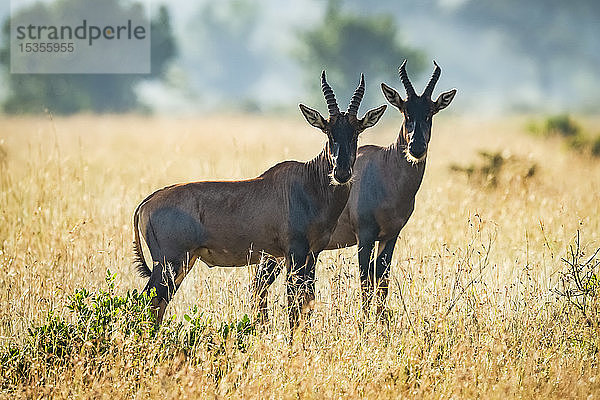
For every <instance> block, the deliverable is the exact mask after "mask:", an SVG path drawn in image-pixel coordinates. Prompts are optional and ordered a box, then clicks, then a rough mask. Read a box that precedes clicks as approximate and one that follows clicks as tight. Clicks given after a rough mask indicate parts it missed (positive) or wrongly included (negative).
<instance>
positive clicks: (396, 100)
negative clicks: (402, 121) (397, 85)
mask: <svg viewBox="0 0 600 400" xmlns="http://www.w3.org/2000/svg"><path fill="white" fill-rule="evenodd" d="M381 91H382V92H383V95H384V96H385V98H386V99H387V101H389V102H390V104H391V105H393V106H394V107H396V108H397V109H398V110H400V111H402V110H403V109H404V100H402V97H400V94H398V92H397V91H396V89H394V88H391V87H389V86H388V85H386V84H385V83H382V84H381Z"/></svg>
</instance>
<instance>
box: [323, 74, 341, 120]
mask: <svg viewBox="0 0 600 400" xmlns="http://www.w3.org/2000/svg"><path fill="white" fill-rule="evenodd" d="M321 90H323V95H324V96H325V101H327V108H328V109H329V115H330V116H331V115H337V114H339V113H340V109H339V107H338V105H337V101H336V100H335V94H333V89H332V88H331V86H329V84H328V83H327V80H326V79H325V71H323V73H322V74H321Z"/></svg>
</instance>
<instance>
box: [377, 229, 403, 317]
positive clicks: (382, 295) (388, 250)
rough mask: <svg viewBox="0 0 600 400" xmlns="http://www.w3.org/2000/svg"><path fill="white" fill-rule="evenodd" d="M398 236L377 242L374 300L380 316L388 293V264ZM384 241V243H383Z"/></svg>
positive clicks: (390, 262) (390, 261) (389, 264)
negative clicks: (377, 253)
mask: <svg viewBox="0 0 600 400" xmlns="http://www.w3.org/2000/svg"><path fill="white" fill-rule="evenodd" d="M397 239H398V236H396V237H395V238H393V239H390V240H388V241H387V242H379V255H378V256H377V260H376V262H375V296H374V297H375V298H374V300H375V302H376V305H377V315H379V316H382V315H383V312H384V310H385V300H386V298H387V295H388V290H389V282H390V266H391V264H392V255H393V253H394V246H395V245H396V240H397ZM384 243H385V244H384Z"/></svg>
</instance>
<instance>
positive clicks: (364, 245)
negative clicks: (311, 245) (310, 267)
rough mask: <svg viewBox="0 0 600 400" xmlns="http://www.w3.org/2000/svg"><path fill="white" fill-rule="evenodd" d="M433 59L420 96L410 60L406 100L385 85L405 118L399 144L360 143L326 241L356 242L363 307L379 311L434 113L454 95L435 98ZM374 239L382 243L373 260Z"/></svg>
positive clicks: (405, 81) (418, 179) (401, 70)
mask: <svg viewBox="0 0 600 400" xmlns="http://www.w3.org/2000/svg"><path fill="white" fill-rule="evenodd" d="M433 63H434V65H435V69H434V71H433V75H432V76H431V79H430V80H429V83H428V84H427V87H426V88H425V90H424V91H423V94H422V95H420V96H419V95H417V94H416V93H415V89H414V88H413V86H412V84H411V82H410V80H409V79H408V75H407V74H406V60H404V62H403V63H402V66H401V67H400V68H399V73H400V80H401V81H402V84H403V85H404V88H405V89H406V94H407V98H406V100H403V99H402V98H401V97H400V95H399V94H398V92H397V91H396V90H394V89H393V88H391V87H389V86H387V85H386V84H385V83H382V84H381V89H382V91H383V94H384V95H385V97H386V99H387V100H388V101H389V102H390V103H391V104H392V105H393V106H395V107H396V108H398V110H400V112H401V113H402V114H403V115H404V121H403V123H402V127H401V128H400V133H399V134H398V138H397V139H396V142H395V143H392V144H391V145H390V146H388V147H380V146H373V145H368V146H361V147H360V148H359V150H358V156H357V159H356V164H355V166H354V169H355V173H354V178H353V185H352V191H351V193H350V198H349V199H348V203H347V204H346V207H345V209H344V211H343V212H342V215H341V216H340V219H339V221H338V225H337V227H336V229H335V231H334V233H333V235H332V236H331V240H330V243H329V245H328V246H327V249H336V248H339V247H346V246H351V245H354V244H357V243H358V263H359V266H360V280H361V288H362V299H363V310H364V311H365V312H367V311H368V310H369V308H370V305H371V302H372V301H373V300H375V301H376V304H377V312H378V314H380V313H381V311H382V310H383V304H384V302H385V299H386V297H387V292H388V281H389V273H390V270H389V266H390V261H391V259H392V253H393V252H394V245H395V244H396V240H397V238H398V235H399V233H400V230H401V229H402V228H403V227H404V225H405V224H406V222H407V221H408V219H409V218H410V215H411V214H412V212H413V209H414V206H415V195H416V194H417V191H418V190H419V186H420V185H421V181H422V180H423V174H424V172H425V159H426V156H427V146H428V144H429V139H430V137H431V121H432V118H433V116H434V115H435V114H436V113H437V112H439V111H440V110H443V109H444V108H446V107H448V105H449V104H450V102H451V101H452V99H454V95H455V94H456V89H452V90H450V91H447V92H444V93H442V94H440V96H439V97H438V98H437V100H436V101H432V99H431V95H432V93H433V88H434V86H435V84H436V83H437V81H438V79H439V77H440V74H441V69H440V67H439V66H438V65H437V63H436V62H435V61H434V62H433ZM375 242H379V244H378V246H377V253H376V257H374V259H372V257H371V255H372V252H373V249H374V248H375ZM375 292H377V293H375Z"/></svg>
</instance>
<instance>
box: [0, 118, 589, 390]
mask: <svg viewBox="0 0 600 400" xmlns="http://www.w3.org/2000/svg"><path fill="white" fill-rule="evenodd" d="M581 121H582V123H583V125H584V127H585V128H586V130H588V131H590V132H592V133H597V132H598V131H600V120H598V119H594V118H584V119H582V120H581ZM400 123H401V117H400V115H399V114H398V113H397V112H396V111H395V110H393V109H388V111H387V113H386V115H385V116H384V118H383V122H382V123H380V124H379V125H378V126H376V127H375V128H373V129H372V130H370V131H367V132H365V133H364V134H363V135H362V139H361V141H362V144H366V143H376V144H386V145H387V144H388V143H390V142H391V141H392V140H394V139H395V137H396V134H397V131H398V128H399V126H400ZM526 124H527V119H526V118H516V117H515V118H508V119H475V118H464V117H446V116H444V115H441V116H439V117H436V120H435V121H434V126H433V137H432V140H431V143H430V150H429V155H428V161H427V169H426V173H425V179H424V182H423V185H422V187H421V189H420V191H419V193H418V195H417V202H416V209H415V212H414V214H413V216H412V217H411V219H410V221H409V223H408V224H407V226H406V227H405V228H404V230H403V231H402V232H401V235H400V239H399V240H398V243H397V245H396V251H395V253H394V259H393V263H392V279H391V282H392V283H391V288H390V297H389V306H390V308H391V310H392V314H391V316H390V318H389V326H385V324H381V323H378V322H377V321H376V319H374V318H371V319H369V320H367V321H366V322H364V323H362V322H361V319H362V316H361V315H362V314H361V308H360V292H359V290H360V288H359V279H358V264H357V260H356V253H357V249H356V247H353V248H349V249H344V250H340V251H331V252H324V253H322V255H321V257H320V259H319V263H318V264H317V301H316V304H315V310H314V313H313V315H312V317H311V320H310V323H309V326H308V328H307V330H306V332H305V334H304V335H302V336H301V338H300V339H298V340H297V341H296V343H295V344H294V345H293V346H292V347H290V346H289V344H288V341H287V335H288V327H287V314H286V310H285V308H284V307H285V303H286V302H285V288H284V281H283V279H282V277H279V278H278V280H277V281H276V282H275V283H274V285H273V286H272V290H271V294H270V307H269V308H270V313H271V316H272V318H271V329H270V330H269V331H268V332H251V333H249V334H247V333H243V332H241V331H239V330H238V332H237V333H236V332H234V334H233V335H229V337H228V339H227V340H223V341H222V343H217V344H215V343H216V342H215V341H216V340H217V339H218V338H219V335H221V334H222V330H219V326H221V324H223V323H232V322H233V323H234V325H235V323H237V322H238V321H242V320H243V316H244V315H245V314H248V315H251V313H252V310H251V301H250V300H251V298H250V290H249V277H250V276H251V274H252V271H251V270H250V269H249V268H237V269H230V268H228V269H225V268H212V269H209V268H207V267H206V266H205V265H204V264H202V263H201V262H198V263H197V264H196V266H195V267H194V269H193V270H192V271H191V272H190V274H189V275H188V277H187V278H186V279H185V281H184V283H183V285H182V287H181V289H180V290H179V292H178V293H177V295H176V296H175V298H174V300H173V301H172V302H171V304H170V305H169V307H168V309H167V316H168V317H171V318H173V319H174V321H172V322H171V325H175V324H182V325H181V326H183V328H182V330H181V331H180V332H179V334H178V335H175V336H174V335H173V334H172V333H169V332H166V333H165V332H163V333H161V332H158V333H146V334H142V335H137V336H136V335H131V334H127V333H124V330H123V329H121V325H119V323H118V322H115V323H112V325H110V327H109V330H110V331H109V332H108V333H106V334H105V336H104V339H102V340H103V342H102V343H103V344H105V345H106V346H104V347H99V346H98V343H99V340H100V339H95V341H94V340H90V341H85V340H84V341H83V343H82V344H81V345H73V346H71V347H69V344H68V343H67V344H65V343H59V344H57V343H55V342H52V340H54V339H52V338H51V339H50V341H51V342H52V343H53V344H52V346H54V347H52V346H49V345H48V344H46V345H45V347H44V345H41V344H40V343H42V342H43V340H42V339H43V338H41V336H40V335H38V336H34V335H32V334H31V333H30V331H31V330H35V329H34V328H35V327H40V326H45V325H46V326H47V325H48V324H49V322H48V321H50V320H51V319H52V318H58V319H60V320H61V321H65V323H66V324H67V325H68V326H71V325H77V324H78V323H80V322H78V321H77V319H76V318H75V317H74V314H73V312H72V311H70V310H69V309H67V307H66V305H67V304H68V303H69V301H70V300H69V299H70V296H72V295H73V293H74V291H75V290H76V289H78V288H86V289H87V290H88V291H90V292H93V293H96V292H98V291H102V290H104V291H106V290H108V289H107V287H108V285H107V283H106V282H105V276H106V274H107V270H110V271H111V272H112V273H115V274H116V276H115V278H114V285H115V287H114V296H123V295H124V294H125V293H126V292H127V291H129V290H132V289H138V290H139V289H141V288H143V286H144V285H145V280H143V279H142V278H139V277H138V276H137V275H136V273H135V271H134V269H133V267H132V263H131V256H132V252H131V242H132V239H133V232H132V222H131V221H132V213H133V210H134V209H135V207H136V205H137V204H138V203H139V202H140V201H141V200H142V199H143V198H144V197H145V196H146V195H148V194H149V193H151V192H153V191H154V190H156V189H159V188H161V187H163V186H166V185H168V184H172V183H176V182H185V181H192V180H203V179H230V178H233V179H238V178H249V177H254V176H256V175H258V174H260V173H261V172H262V171H264V170H265V169H267V168H268V167H270V166H271V165H273V164H274V163H276V162H278V161H280V160H284V159H299V160H307V159H310V158H312V157H313V156H315V155H317V154H318V152H319V151H320V149H321V147H322V144H323V142H324V138H325V137H324V136H323V135H322V134H321V133H320V132H318V131H317V130H315V129H313V128H311V127H309V126H308V125H307V124H306V123H305V122H304V120H303V119H302V117H301V115H300V114H299V113H298V115H296V116H289V117H282V118H275V117H259V116H242V115H228V116H206V117H203V118H195V119H186V118H182V119H173V118H165V117H143V116H75V117H69V118H57V117H55V118H51V117H50V116H40V117H28V118H9V117H1V118H0V146H1V148H0V187H1V192H0V347H1V351H0V354H1V357H2V358H1V360H2V363H3V365H2V371H1V372H0V375H1V376H0V387H1V390H2V392H1V393H2V397H4V398H15V397H28V398H40V397H46V396H52V397H54V398H76V397H78V398H87V397H92V398H112V399H121V398H123V399H125V398H140V399H142V398H144V399H145V398H161V399H165V398H186V397H187V398H203V397H206V396H210V397H234V398H297V397H301V398H338V397H351V398H396V397H398V396H402V397H414V398H449V397H453V398H474V397H481V398H505V397H507V396H508V397H519V398H598V397H599V396H600V376H599V375H600V374H599V372H598V348H599V346H600V331H599V329H600V328H599V325H598V322H599V320H600V316H599V314H598V310H599V309H600V307H599V304H598V296H597V295H596V296H595V297H594V295H589V296H588V297H589V298H590V299H591V301H592V303H591V304H589V305H588V309H587V311H586V312H587V319H588V321H587V322H586V319H585V318H584V317H583V315H582V313H581V312H580V311H579V310H578V309H577V308H575V307H573V306H570V305H569V302H568V301H567V299H566V298H565V297H563V296H560V295H557V294H556V293H555V292H554V291H553V289H555V288H560V285H559V283H560V279H561V276H563V275H561V272H565V271H567V269H566V267H567V265H566V263H565V262H564V261H562V260H561V258H566V257H567V256H568V254H569V253H568V249H569V246H570V245H573V244H574V238H575V236H576V234H577V231H579V232H580V238H581V249H582V250H583V251H584V253H585V256H584V257H583V258H584V259H587V258H589V257H590V256H592V255H593V253H594V251H595V249H596V248H598V247H600V218H599V216H600V161H599V160H598V159H594V158H593V157H590V156H588V155H582V154H578V153H577V152H576V151H573V150H569V149H567V148H565V147H564V143H563V142H562V141H561V140H559V139H558V138H549V139H542V138H539V137H534V136H532V135H527V134H526V132H525V131H526V128H525V126H526ZM480 150H486V151H489V152H500V153H501V154H502V155H503V157H504V158H505V159H506V160H507V161H505V163H504V166H503V169H500V170H494V171H492V172H491V174H492V175H494V176H496V182H495V186H494V185H491V184H489V183H490V182H489V179H488V177H487V176H486V177H484V178H478V177H477V176H476V173H475V174H473V176H472V177H471V178H470V179H469V178H468V177H467V175H466V174H464V173H460V172H456V171H451V169H450V166H451V165H452V164H458V165H461V166H467V165H470V164H475V165H476V166H477V165H479V164H480V163H481V158H480V156H479V154H478V152H479V151H480ZM533 165H535V169H534V173H533V176H531V177H526V175H527V172H529V169H530V167H531V166H533ZM244 223H245V222H244V221H240V224H244ZM590 285H596V286H595V288H596V293H597V292H598V283H597V280H596V281H595V283H594V282H593V281H592V283H590ZM194 306H196V307H197V310H198V314H197V317H195V318H196V319H192V322H193V323H196V324H198V323H202V324H203V326H204V327H205V328H203V329H205V331H204V332H205V333H206V332H209V333H207V334H205V336H202V337H201V338H200V339H198V340H197V341H196V342H194V345H193V346H188V347H187V348H186V347H185V346H183V345H181V343H179V342H180V341H182V340H183V339H182V336H185V332H186V329H190V328H189V325H190V323H189V322H188V321H187V320H186V319H185V318H184V317H183V316H184V315H185V314H188V313H190V309H191V308H192V307H194ZM51 310H53V314H52V315H53V317H50V316H49V315H48V312H49V311H51ZM130 318H135V317H131V316H130ZM114 321H119V318H118V316H117V317H116V319H115V320H114ZM120 321H121V324H122V325H123V326H124V325H125V322H126V319H124V318H121V319H120ZM199 321H200V322H199ZM167 325H168V324H167ZM234 325H232V326H234ZM86 329H87V330H86ZM91 329H92V327H90V326H87V327H83V331H85V332H88V331H90V330H91ZM94 329H95V328H94ZM169 329H170V328H169V326H167V327H165V328H163V330H164V331H168V330H169ZM211 329H212V330H211ZM182 332H184V333H182ZM210 332H213V334H212V335H211V334H210ZM214 332H217V333H214ZM235 335H239V336H240V337H241V336H244V337H243V338H242V339H243V340H244V345H243V346H238V345H237V344H236V343H238V342H236V340H237V338H236V336H235ZM58 336H59V335H57V334H55V336H53V337H58ZM222 336H223V335H221V337H222ZM215 338H216V339H215ZM178 343H179V344H178ZM60 346H63V348H67V349H71V351H70V352H66V353H60V354H59V355H56V354H57V353H54V355H52V354H48V352H49V350H48V349H49V348H58V347H60ZM174 348H177V349H179V350H177V351H174V350H173V349H174ZM588 396H591V397H588Z"/></svg>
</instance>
